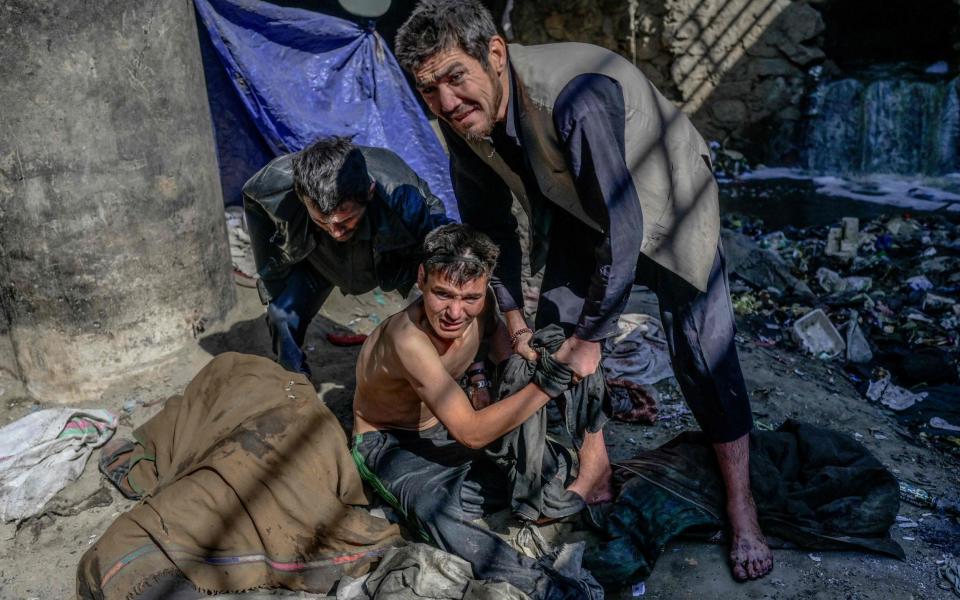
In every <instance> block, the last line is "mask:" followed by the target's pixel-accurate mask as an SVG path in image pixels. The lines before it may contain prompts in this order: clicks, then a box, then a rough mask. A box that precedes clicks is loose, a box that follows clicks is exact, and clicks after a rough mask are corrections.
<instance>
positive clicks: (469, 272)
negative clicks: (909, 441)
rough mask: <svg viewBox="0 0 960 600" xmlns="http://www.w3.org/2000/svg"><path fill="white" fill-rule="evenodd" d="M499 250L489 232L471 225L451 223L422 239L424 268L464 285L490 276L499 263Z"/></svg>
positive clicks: (428, 271) (456, 283) (455, 283)
mask: <svg viewBox="0 0 960 600" xmlns="http://www.w3.org/2000/svg"><path fill="white" fill-rule="evenodd" d="M499 255H500V249H499V248H497V245H496V244H494V243H493V242H492V241H491V240H490V238H489V237H487V236H486V234H483V233H480V232H479V231H477V230H475V229H474V228H472V227H470V226H469V225H464V224H462V223H449V224H447V225H441V226H440V227H437V228H436V229H434V230H433V231H431V232H430V233H428V234H427V237H426V238H424V240H423V260H422V264H423V268H424V270H425V271H426V272H427V273H428V274H433V275H439V276H441V277H443V278H445V279H447V280H449V281H450V282H451V283H453V284H454V285H458V286H461V285H463V284H465V283H467V282H468V281H473V280H474V279H477V278H479V277H489V276H490V275H491V274H492V273H493V268H494V267H495V266H496V265H497V257H498V256H499Z"/></svg>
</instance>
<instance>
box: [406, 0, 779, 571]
mask: <svg viewBox="0 0 960 600" xmlns="http://www.w3.org/2000/svg"><path fill="white" fill-rule="evenodd" d="M396 54H397V58H398V59H399V61H400V63H401V65H403V66H404V68H406V69H407V70H408V71H410V73H412V74H413V76H414V79H415V82H416V86H417V89H418V90H419V92H420V94H421V96H422V97H423V99H424V101H425V102H426V104H427V106H428V107H429V108H430V110H431V111H432V112H433V113H434V114H436V115H437V117H439V118H440V120H441V126H442V129H443V133H444V136H445V138H446V141H447V145H448V148H449V151H450V162H451V170H452V173H453V180H454V189H455V191H456V194H457V198H458V200H459V203H460V214H461V216H462V218H463V221H464V222H465V223H469V224H471V225H473V226H474V227H476V228H478V229H480V230H481V231H483V232H485V233H487V234H488V235H489V236H490V237H491V238H492V239H493V240H494V242H496V243H497V244H498V245H499V246H500V248H501V255H500V263H499V265H498V268H497V271H496V272H495V274H494V275H495V277H494V278H493V281H492V283H493V287H494V292H495V294H496V297H497V301H498V303H499V305H500V309H501V311H503V313H504V317H505V319H506V322H507V326H508V329H509V332H510V334H511V339H512V341H513V344H514V351H516V352H519V353H521V354H524V355H527V356H529V357H531V358H533V352H531V350H530V347H529V344H528V342H529V340H530V337H531V332H530V329H529V327H528V326H527V323H526V322H525V320H524V317H523V312H522V306H523V296H522V292H521V286H520V279H521V251H520V240H519V238H518V233H517V220H516V218H514V217H513V215H512V213H511V205H512V199H511V192H512V194H513V196H515V197H516V198H517V200H518V201H519V202H520V205H521V206H522V207H523V209H524V212H525V213H526V215H527V217H528V219H529V231H530V236H531V240H530V242H531V264H532V266H533V268H534V269H538V268H540V267H543V268H544V274H543V283H542V286H541V292H540V300H539V306H538V309H537V322H536V324H535V325H536V326H537V327H538V328H539V327H541V326H544V325H547V324H549V323H559V324H561V325H563V326H564V327H565V328H566V330H567V332H568V338H567V341H566V342H565V343H564V344H563V346H562V347H561V348H560V350H559V351H558V352H557V353H556V354H555V355H554V357H555V358H556V359H557V360H559V361H561V362H563V363H565V364H567V365H569V366H570V367H572V368H573V370H574V371H575V372H576V373H577V374H579V375H581V376H582V375H586V374H588V373H592V372H593V371H595V370H596V369H597V368H598V366H599V363H600V349H601V343H602V341H603V340H604V339H605V338H607V337H609V336H611V335H613V334H614V333H616V332H617V320H618V319H619V316H620V313H621V312H622V311H623V309H624V307H625V305H626V302H627V299H628V297H629V294H630V288H631V286H632V285H633V284H634V283H639V284H643V285H646V286H648V287H650V289H652V290H653V291H654V292H655V293H656V294H657V297H658V299H659V302H660V311H661V318H662V320H663V324H664V328H665V330H666V332H667V339H668V341H669V347H670V355H671V359H672V362H673V367H674V372H675V374H676V377H677V380H678V382H679V383H680V387H681V389H682V390H683V394H684V396H685V398H686V400H687V403H688V404H689V405H690V408H691V410H692V411H693V413H694V415H695V416H696V418H697V421H698V422H699V424H700V426H701V428H702V429H703V430H704V432H705V433H706V434H707V435H708V436H709V438H710V439H711V441H712V442H713V444H714V449H715V450H716V455H717V459H718V461H719V464H720V469H721V472H722V474H723V479H724V482H725V484H726V489H727V513H728V516H729V519H730V525H731V534H732V535H731V549H730V561H731V567H732V570H733V574H734V576H735V577H736V578H737V579H739V580H745V579H755V578H758V577H762V576H763V575H765V574H767V573H768V572H769V571H770V570H771V569H772V567H773V558H772V555H771V553H770V549H769V547H768V546H767V543H766V540H765V538H764V536H763V533H762V532H761V530H760V526H759V524H758V521H757V514H756V506H755V504H754V501H753V496H752V493H751V491H750V476H749V438H748V434H749V431H750V429H751V428H752V426H753V420H752V416H751V414H750V404H749V399H748V397H747V390H746V385H745V384H744V380H743V374H742V371H741V368H740V362H739V358H738V357H737V352H736V348H735V346H734V339H733V338H734V320H733V310H732V307H731V302H730V294H729V291H728V288H727V282H726V277H725V274H724V262H723V254H722V250H721V248H720V242H719V233H720V223H719V207H718V197H717V196H718V195H717V186H716V182H715V180H714V178H713V174H712V172H711V166H710V159H709V151H708V149H707V146H706V144H705V143H704V141H703V139H702V138H701V137H700V135H699V133H698V132H697V131H696V130H695V129H694V127H693V125H692V124H691V123H690V122H689V121H688V120H687V118H686V117H685V116H684V115H683V114H682V113H681V112H680V111H679V110H678V109H677V108H676V107H675V106H673V105H672V104H671V103H670V102H669V101H668V100H667V99H666V98H664V97H663V96H662V95H660V93H659V92H658V91H657V90H656V89H655V88H654V87H653V85H652V84H651V83H650V82H649V81H648V80H647V79H646V78H645V77H644V76H643V74H641V73H640V71H639V70H638V69H637V68H636V67H635V66H634V65H633V64H632V63H630V62H629V61H627V60H625V59H623V58H622V57H620V56H619V55H617V54H614V53H612V52H609V51H607V50H604V49H602V48H599V47H596V46H591V45H587V44H576V43H563V44H549V45H543V46H531V47H524V46H520V45H516V44H513V45H510V46H509V47H508V46H507V44H506V42H505V41H504V39H503V38H502V37H500V36H499V35H497V32H496V28H495V26H494V24H493V20H492V18H491V16H490V13H489V12H488V11H487V10H486V9H485V8H484V7H483V5H482V4H481V3H480V2H479V0H422V1H421V2H420V3H419V4H418V5H417V8H416V9H415V10H414V12H413V14H412V15H411V16H410V18H409V19H408V20H407V22H406V23H405V24H404V25H403V27H402V28H401V29H400V31H399V32H398V34H397V41H396ZM581 460H582V463H581V471H580V475H579V477H578V479H577V481H575V482H574V484H573V485H572V486H571V487H570V488H569V489H570V490H571V491H574V492H576V493H578V494H580V495H581V496H583V497H584V498H585V499H586V500H587V501H588V502H590V501H598V500H602V499H604V498H608V497H609V496H610V491H609V489H610V488H609V472H610V471H609V461H608V460H607V457H606V449H605V446H604V442H603V437H602V432H598V433H597V434H594V435H593V436H592V437H588V439H587V440H586V441H585V442H584V446H583V449H582V451H581Z"/></svg>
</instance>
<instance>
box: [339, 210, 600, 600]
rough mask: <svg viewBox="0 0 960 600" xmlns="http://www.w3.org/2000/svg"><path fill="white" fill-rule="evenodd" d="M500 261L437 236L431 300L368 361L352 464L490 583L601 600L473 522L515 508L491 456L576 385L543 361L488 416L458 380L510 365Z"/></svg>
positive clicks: (446, 230)
mask: <svg viewBox="0 0 960 600" xmlns="http://www.w3.org/2000/svg"><path fill="white" fill-rule="evenodd" d="M498 253H499V251H498V249H497V247H496V246H495V245H494V244H493V243H492V242H491V241H490V239H489V238H487V236H485V235H483V234H481V233H478V232H476V231H474V230H472V229H471V228H470V227H468V226H465V225H460V224H451V225H444V226H442V227H439V228H437V229H436V230H434V231H433V232H431V233H430V234H428V235H427V237H426V239H425V240H424V258H423V262H422V264H421V266H420V268H419V273H418V282H417V285H418V286H419V288H420V290H421V292H422V293H423V296H422V297H421V298H420V299H418V300H417V301H416V302H414V303H413V304H411V305H410V306H409V307H407V308H406V309H405V310H403V311H401V312H399V313H397V314H395V315H393V316H391V317H390V318H388V319H387V320H385V321H384V322H383V323H382V324H381V325H380V326H379V327H377V329H376V330H375V331H374V332H373V333H372V334H371V335H370V337H369V338H368V339H367V341H366V343H364V345H363V348H362V349H361V350H360V357H359V359H358V362H357V388H356V393H355V395H354V400H353V407H354V434H355V436H354V445H353V458H354V461H355V462H356V463H357V468H358V469H359V471H360V474H361V476H362V477H363V478H364V479H365V480H366V481H367V482H368V483H369V484H371V486H373V488H374V489H375V490H376V491H377V493H378V494H379V495H380V496H382V497H383V498H384V499H385V500H386V501H387V502H389V503H390V504H391V505H392V506H393V507H394V508H395V509H396V510H398V511H399V512H400V513H401V514H402V515H403V516H404V517H405V518H406V519H407V521H408V522H409V523H410V524H411V525H412V526H413V527H414V528H416V529H418V530H419V533H420V535H421V536H422V537H423V538H424V539H427V540H431V541H433V542H434V543H436V544H437V545H438V546H439V547H440V548H441V549H443V550H445V551H447V552H450V553H453V554H457V555H459V556H461V557H462V558H464V559H465V560H467V561H468V562H469V563H470V564H471V565H472V566H473V571H474V576H475V577H477V578H479V579H487V580H494V581H507V582H509V583H511V584H513V585H514V586H516V587H517V588H519V589H520V590H522V591H523V592H525V593H527V594H528V595H530V596H532V597H535V598H571V599H572V598H578V599H579V598H587V599H589V598H591V597H597V596H596V595H595V594H594V592H593V591H591V590H590V589H589V588H588V587H587V586H586V584H585V583H584V582H582V581H578V580H571V579H569V578H566V577H564V576H561V575H560V574H558V573H556V572H555V571H553V570H552V569H551V568H550V567H548V566H546V565H544V564H541V563H538V562H537V561H534V560H532V559H530V558H527V557H524V556H521V555H520V554H519V553H517V552H516V551H514V550H513V549H512V548H511V547H510V546H509V545H508V544H507V543H506V542H504V541H503V540H501V539H500V538H499V537H497V536H496V535H495V534H494V533H493V532H491V531H489V530H488V529H485V528H482V527H479V526H477V525H474V524H472V523H471V521H473V520H475V519H477V518H479V517H481V516H483V514H486V513H488V512H489V511H491V510H494V509H497V508H502V507H504V506H506V500H507V499H506V488H505V485H504V484H505V482H504V480H503V478H502V475H501V474H500V473H499V471H498V470H497V468H496V466H495V465H494V464H493V463H492V462H490V461H487V460H486V459H485V457H484V454H483V451H482V448H483V447H484V446H486V445H487V444H489V443H491V442H493V441H494V440H496V439H497V438H499V437H500V436H502V435H503V434H505V433H507V432H509V431H511V430H512V429H514V428H516V427H517V426H519V425H520V424H521V423H523V422H524V421H525V420H526V419H527V418H529V417H530V416H531V415H533V414H534V413H535V412H536V411H537V410H539V409H540V408H541V407H542V406H544V405H545V404H546V403H547V402H548V401H549V400H550V398H551V397H555V396H558V395H559V394H561V393H562V392H563V391H564V390H565V389H566V388H567V387H569V386H570V385H571V383H572V375H573V373H572V371H570V370H569V369H568V368H566V367H565V366H564V365H561V364H559V363H557V362H556V361H554V360H553V359H552V358H551V357H543V358H541V360H540V361H539V363H538V369H537V372H536V374H535V375H534V378H533V381H534V382H532V383H530V384H528V385H527V386H526V387H524V388H522V389H521V390H519V391H518V392H517V393H515V394H513V395H512V396H508V397H505V398H503V399H501V400H499V401H498V402H495V403H493V404H489V405H487V406H483V405H482V403H480V402H476V403H475V404H476V406H475V405H472V404H471V401H470V400H468V398H467V395H466V394H465V393H464V391H463V390H462V389H461V388H460V386H459V385H458V383H457V380H458V379H459V378H460V377H461V376H462V375H463V374H464V373H465V372H466V370H467V368H468V366H469V365H470V364H471V363H473V362H474V361H475V360H476V357H477V354H478V352H479V351H480V348H481V342H483V341H487V342H488V344H489V348H490V356H491V358H492V359H493V360H494V361H497V362H499V360H501V359H504V358H506V357H507V356H508V355H509V352H510V341H509V339H507V336H506V329H505V327H504V325H503V323H502V322H501V321H500V319H499V318H497V317H496V315H495V313H494V310H493V306H492V303H488V302H487V294H488V290H487V284H488V282H489V278H490V273H491V272H492V271H493V267H494V265H495V264H496V259H497V255H498Z"/></svg>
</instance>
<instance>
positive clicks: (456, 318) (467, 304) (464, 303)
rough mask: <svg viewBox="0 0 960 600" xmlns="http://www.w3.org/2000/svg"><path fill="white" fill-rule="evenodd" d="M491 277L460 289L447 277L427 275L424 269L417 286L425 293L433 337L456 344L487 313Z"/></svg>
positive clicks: (466, 284)
mask: <svg viewBox="0 0 960 600" xmlns="http://www.w3.org/2000/svg"><path fill="white" fill-rule="evenodd" d="M489 279H490V278H489V277H479V278H477V279H473V280H471V281H468V282H466V283H465V284H463V285H461V286H458V285H456V284H454V283H453V282H452V281H450V280H449V279H447V278H446V277H442V276H440V275H437V274H430V275H427V274H425V272H424V269H423V267H420V273H419V280H418V282H417V285H418V286H419V287H420V291H421V292H423V312H424V315H425V316H426V317H427V321H428V322H429V323H430V328H431V329H433V333H434V334H435V335H436V336H437V337H439V338H441V339H444V340H455V339H457V338H459V337H460V336H462V335H463V334H464V333H466V331H467V328H468V327H469V326H470V324H471V323H473V321H474V319H476V318H477V316H478V315H480V313H481V312H483V306H484V302H485V300H486V296H487V283H488V281H489Z"/></svg>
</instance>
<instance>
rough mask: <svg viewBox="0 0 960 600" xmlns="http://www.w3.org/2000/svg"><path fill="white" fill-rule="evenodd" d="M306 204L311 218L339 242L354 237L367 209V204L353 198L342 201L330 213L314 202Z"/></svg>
mask: <svg viewBox="0 0 960 600" xmlns="http://www.w3.org/2000/svg"><path fill="white" fill-rule="evenodd" d="M304 205H305V206H306V207H307V212H308V213H309V214H310V220H311V221H313V222H314V224H315V225H316V226H317V227H319V228H320V229H322V230H323V231H325V232H326V233H327V234H328V235H329V236H330V237H332V238H333V239H334V241H337V242H346V241H347V240H349V239H350V238H352V237H353V235H354V234H355V233H356V232H357V229H359V227H360V223H362V222H363V215H364V214H366V211H367V207H366V205H364V204H360V203H359V202H354V201H352V200H346V201H344V202H341V203H340V206H338V207H337V208H335V209H334V210H333V212H330V213H328V214H323V213H322V212H320V211H319V210H318V209H317V207H316V206H315V205H314V204H313V202H310V201H306V202H304Z"/></svg>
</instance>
